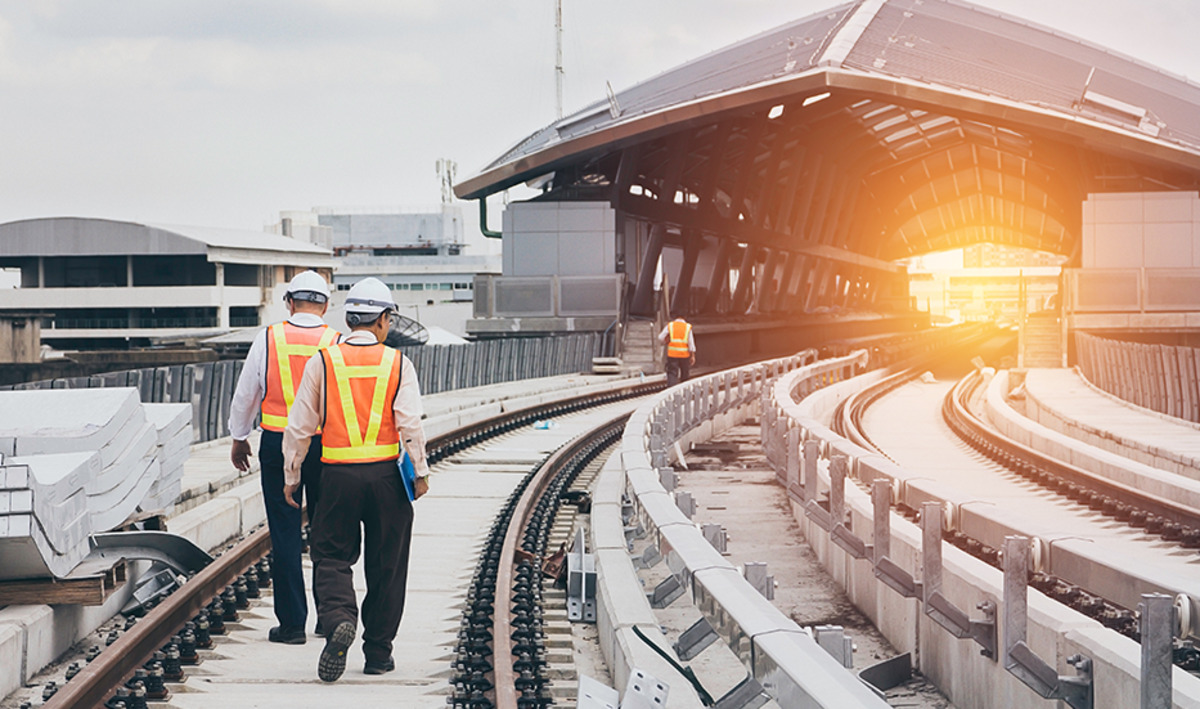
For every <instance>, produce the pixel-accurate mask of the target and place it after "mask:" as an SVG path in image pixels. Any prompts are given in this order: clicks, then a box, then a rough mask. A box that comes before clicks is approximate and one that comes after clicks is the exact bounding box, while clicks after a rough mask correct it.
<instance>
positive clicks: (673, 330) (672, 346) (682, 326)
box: [667, 320, 692, 359]
mask: <svg viewBox="0 0 1200 709" xmlns="http://www.w3.org/2000/svg"><path fill="white" fill-rule="evenodd" d="M691 331H692V326H691V325H689V324H687V323H685V322H680V321H678V320H672V321H671V322H669V323H667V334H668V335H670V338H671V339H670V340H669V341H668V342H667V356H668V357H674V358H676V359H679V358H681V357H691V356H692V351H691V349H689V348H688V334H689V333H690V332H691Z"/></svg>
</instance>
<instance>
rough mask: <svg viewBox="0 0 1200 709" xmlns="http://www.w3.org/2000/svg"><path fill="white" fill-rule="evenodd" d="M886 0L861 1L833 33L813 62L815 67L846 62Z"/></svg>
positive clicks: (839, 64) (838, 64) (840, 64)
mask: <svg viewBox="0 0 1200 709" xmlns="http://www.w3.org/2000/svg"><path fill="white" fill-rule="evenodd" d="M887 1H888V0H862V2H860V3H859V5H858V7H856V8H854V12H853V13H851V14H850V15H849V16H848V17H847V18H846V21H845V22H844V23H843V24H842V26H841V27H839V28H838V29H837V30H836V32H835V33H834V36H833V39H832V40H831V41H830V42H829V46H827V47H826V48H825V51H824V52H822V54H821V57H820V58H819V59H818V60H817V61H816V62H814V65H815V66H836V67H840V66H842V63H843V62H844V61H846V57H848V56H850V52H852V51H853V50H854V46H855V45H857V44H858V40H860V39H862V36H863V32H866V31H867V27H868V26H870V24H871V22H872V21H874V19H875V15H877V14H879V11H880V10H882V9H883V6H884V5H886V4H887Z"/></svg>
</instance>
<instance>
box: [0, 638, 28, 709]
mask: <svg viewBox="0 0 1200 709" xmlns="http://www.w3.org/2000/svg"><path fill="white" fill-rule="evenodd" d="M24 655H25V635H24V631H23V630H22V629H21V628H20V627H19V626H17V625H11V624H10V625H0V696H8V695H9V694H12V693H13V692H14V691H16V690H17V689H19V688H20V687H21V685H23V684H24V683H25V678H24V677H22V676H21V661H22V658H23V657H24Z"/></svg>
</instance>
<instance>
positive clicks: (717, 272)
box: [704, 236, 733, 313]
mask: <svg viewBox="0 0 1200 709" xmlns="http://www.w3.org/2000/svg"><path fill="white" fill-rule="evenodd" d="M732 249H733V239H731V238H729V237H727V236H719V237H717V256H716V259H715V261H714V262H713V271H712V276H710V277H709V279H708V294H707V296H706V297H705V300H704V312H706V313H715V312H717V305H718V304H719V303H720V300H721V295H722V294H723V293H724V292H725V288H726V287H728V285H729V252H730V251H731V250H732Z"/></svg>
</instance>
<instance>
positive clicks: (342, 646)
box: [317, 621, 355, 682]
mask: <svg viewBox="0 0 1200 709" xmlns="http://www.w3.org/2000/svg"><path fill="white" fill-rule="evenodd" d="M354 630H355V628H354V623H351V622H350V621H343V622H341V623H338V626H337V627H336V628H334V629H333V632H332V633H330V635H329V638H327V639H326V640H325V649H324V650H322V651H321V659H320V660H318V661H317V677H320V678H321V681H322V682H336V681H337V679H338V677H341V676H342V673H343V672H345V671H346V651H347V650H349V649H350V646H351V645H353V644H354Z"/></svg>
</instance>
